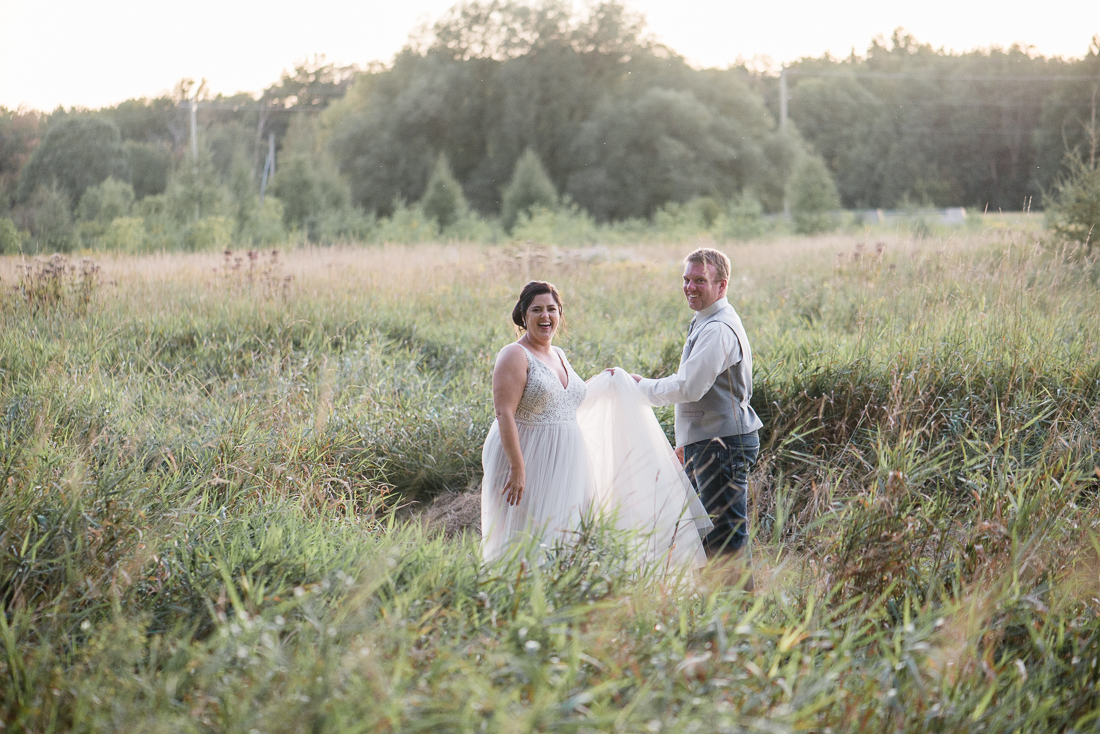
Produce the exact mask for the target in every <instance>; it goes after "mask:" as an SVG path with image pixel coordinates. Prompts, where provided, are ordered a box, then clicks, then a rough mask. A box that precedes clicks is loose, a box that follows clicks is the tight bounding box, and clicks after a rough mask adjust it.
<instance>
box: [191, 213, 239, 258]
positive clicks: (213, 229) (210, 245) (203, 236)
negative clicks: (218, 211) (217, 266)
mask: <svg viewBox="0 0 1100 734" xmlns="http://www.w3.org/2000/svg"><path fill="white" fill-rule="evenodd" d="M183 242H184V245H185V247H186V248H187V249H188V250H191V251H193V252H199V251H211V250H214V251H217V250H225V249H226V248H228V247H229V246H230V245H232V244H233V220H232V219H230V218H229V217H203V218H202V219H200V220H198V221H197V222H193V223H192V224H191V225H190V226H188V227H187V230H186V234H184V237H183Z"/></svg>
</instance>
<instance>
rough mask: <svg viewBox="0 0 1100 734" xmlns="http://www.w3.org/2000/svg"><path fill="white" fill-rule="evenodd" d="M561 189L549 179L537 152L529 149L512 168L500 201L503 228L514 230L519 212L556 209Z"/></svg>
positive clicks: (520, 213) (527, 212)
mask: <svg viewBox="0 0 1100 734" xmlns="http://www.w3.org/2000/svg"><path fill="white" fill-rule="evenodd" d="M557 206H558V192H557V191H556V190H555V189H554V182H553V181H551V180H550V176H549V175H547V173H546V169H545V168H543V167H542V161H540V160H539V157H538V154H537V153H535V151H533V150H531V149H530V148H528V149H527V150H526V151H524V153H523V155H521V156H520V157H519V160H517V161H516V167H515V168H514V169H513V170H512V182H511V183H510V184H508V187H507V188H506V189H504V197H503V201H502V203H501V220H502V222H503V224H504V230H505V231H506V232H511V231H512V228H513V227H515V226H516V222H517V221H518V220H519V218H520V215H522V214H529V213H531V212H533V211H534V210H536V209H539V208H544V209H556V208H557Z"/></svg>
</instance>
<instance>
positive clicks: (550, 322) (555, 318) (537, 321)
mask: <svg viewBox="0 0 1100 734" xmlns="http://www.w3.org/2000/svg"><path fill="white" fill-rule="evenodd" d="M524 323H525V324H526V326H527V337H528V338H529V339H531V340H532V341H536V342H546V343H549V342H550V340H551V339H553V338H554V333H555V332H556V331H557V330H558V324H559V323H561V306H559V305H558V302H557V300H555V299H554V294H553V293H540V294H539V295H537V296H535V298H534V299H533V300H532V301H531V305H530V306H528V307H527V312H526V313H525V314H524Z"/></svg>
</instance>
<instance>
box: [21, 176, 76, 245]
mask: <svg viewBox="0 0 1100 734" xmlns="http://www.w3.org/2000/svg"><path fill="white" fill-rule="evenodd" d="M29 215H30V220H31V238H32V242H33V248H34V251H35V252H69V251H70V250H72V249H73V247H75V246H76V241H77V239H76V231H75V229H74V228H73V217H72V214H71V213H70V212H69V200H68V198H67V197H66V196H65V195H64V194H63V193H62V192H61V191H60V190H59V189H57V188H56V187H50V188H46V187H42V188H40V189H38V191H36V192H35V194H34V196H33V197H32V198H31V200H30V206H29Z"/></svg>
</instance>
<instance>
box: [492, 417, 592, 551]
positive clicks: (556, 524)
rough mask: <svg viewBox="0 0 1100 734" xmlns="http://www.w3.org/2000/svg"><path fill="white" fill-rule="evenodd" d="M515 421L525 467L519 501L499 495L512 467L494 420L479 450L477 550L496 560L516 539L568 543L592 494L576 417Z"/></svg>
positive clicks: (582, 440) (585, 449)
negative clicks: (481, 474) (524, 421)
mask: <svg viewBox="0 0 1100 734" xmlns="http://www.w3.org/2000/svg"><path fill="white" fill-rule="evenodd" d="M516 424H517V427H518V428H519V446H520V450H521V451H522V452H523V461H524V465H525V469H526V484H525V485H524V490H523V497H521V498H520V501H519V504H517V505H509V504H508V503H507V502H505V501H504V496H503V495H502V494H501V493H502V492H503V490H504V484H505V483H506V482H507V481H508V475H509V472H510V467H509V464H508V456H507V455H506V454H505V453H504V447H503V445H502V444H501V441H500V427H499V426H498V424H497V422H496V421H493V426H492V428H490V429H489V435H488V436H487V437H486V438H485V446H484V448H483V449H482V452H481V462H482V467H483V469H484V471H485V476H484V478H483V479H482V482H481V554H482V557H483V558H484V559H485V560H486V561H494V560H496V559H498V558H500V557H501V556H503V555H504V554H505V553H506V552H507V551H508V549H509V546H510V545H511V544H512V543H515V542H517V541H518V542H526V541H531V540H533V541H535V542H536V543H542V544H545V545H546V546H548V547H551V546H554V545H556V544H559V543H561V544H569V543H571V542H572V541H573V540H574V538H575V537H576V533H577V531H578V530H579V528H580V524H581V517H582V516H583V515H584V513H585V512H586V511H587V509H588V498H589V497H590V496H591V494H592V489H591V487H590V486H589V485H590V475H589V471H588V450H587V447H586V444H585V440H584V436H582V435H581V429H580V426H579V425H578V424H577V422H576V421H563V422H559V423H522V422H520V421H516ZM536 560H538V559H536Z"/></svg>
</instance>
